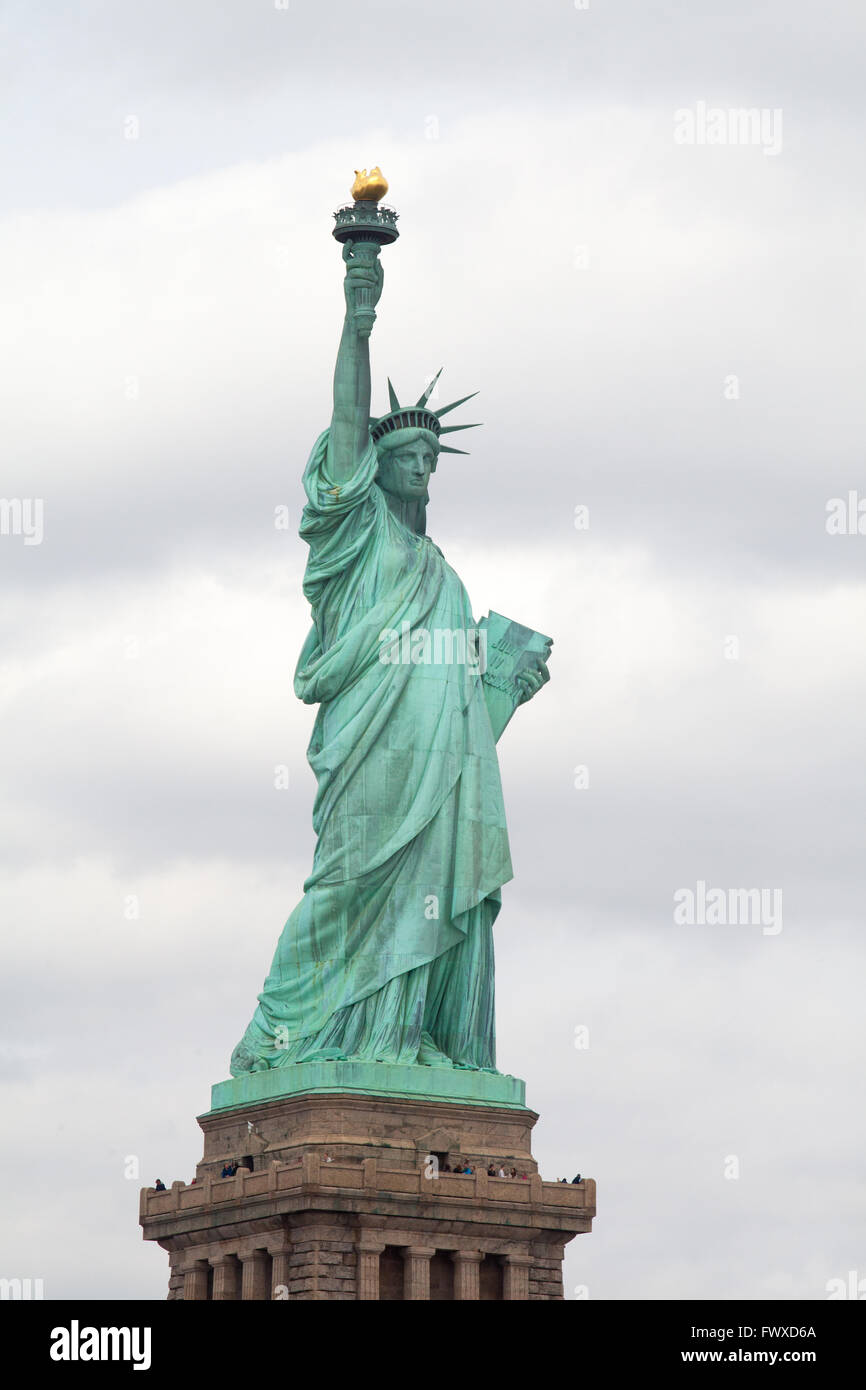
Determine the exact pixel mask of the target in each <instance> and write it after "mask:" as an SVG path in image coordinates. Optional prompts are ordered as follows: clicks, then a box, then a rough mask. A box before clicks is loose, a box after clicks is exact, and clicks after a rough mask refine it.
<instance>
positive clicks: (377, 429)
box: [370, 367, 481, 454]
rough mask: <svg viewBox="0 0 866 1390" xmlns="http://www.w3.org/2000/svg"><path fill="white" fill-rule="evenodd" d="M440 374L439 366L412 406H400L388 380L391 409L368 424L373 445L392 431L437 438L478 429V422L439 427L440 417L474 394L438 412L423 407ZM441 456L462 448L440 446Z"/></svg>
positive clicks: (461, 398)
mask: <svg viewBox="0 0 866 1390" xmlns="http://www.w3.org/2000/svg"><path fill="white" fill-rule="evenodd" d="M441 375H442V368H441V367H440V368H439V370H438V372H437V373H436V375H435V376H434V377H433V380H432V381H431V382H430V385H429V386H428V387H427V389H426V390H425V391H423V392H422V393H421V395H420V396H419V397H418V400H417V401H416V402H415V404H414V405H409V406H405V405H401V404H400V402H399V401H398V399H397V392H396V391H395V390H394V387H393V386H392V385H391V378H390V377H389V378H388V398H389V400H390V402H391V409H390V410H389V411H388V413H387V414H386V415H382V416H381V417H380V418H379V419H378V420H373V421H371V423H370V436H371V438H372V440H373V443H374V444H375V443H376V442H377V440H379V439H382V438H384V436H385V435H386V434H391V433H393V431H394V430H411V429H421V430H429V431H430V432H431V434H435V436H436V438H437V439H438V438H439V436H440V435H442V434H453V433H454V432H455V430H475V429H478V426H479V424H480V423H481V422H480V421H476V423H475V424H472V425H441V424H440V423H439V420H440V417H441V416H443V415H447V414H448V412H449V410H456V409H457V407H458V405H464V404H465V402H466V401H471V400H472V397H473V396H477V395H478V392H477V391H470V393H469V395H468V396H461V397H460V400H459V401H452V402H451V404H450V405H443V406H442V409H441V410H430V409H429V408H428V406H427V402H428V401H429V399H430V397H431V395H432V394H433V388H434V387H435V385H436V383H437V381H438V380H439V378H440V376H441ZM439 452H440V453H441V454H465V453H467V452H468V450H466V449H452V448H451V447H450V446H449V445H448V444H440V445H439Z"/></svg>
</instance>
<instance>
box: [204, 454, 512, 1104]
mask: <svg viewBox="0 0 866 1390" xmlns="http://www.w3.org/2000/svg"><path fill="white" fill-rule="evenodd" d="M327 442H328V432H327V431H325V432H324V433H323V434H322V435H320V437H319V439H318V440H317V441H316V444H315V446H314V448H313V451H312V454H311V456H310V460H309V463H308V465H307V468H306V472H305V474H304V487H305V490H306V494H307V504H306V506H305V508H304V513H303V518H302V522H301V527H300V534H301V536H302V538H303V539H304V540H305V541H306V542H307V543H308V545H309V547H310V553H309V558H308V563H307V569H306V574H305V576H304V593H305V595H306V597H307V598H308V599H309V601H310V604H311V607H312V616H313V628H312V630H311V632H310V634H309V636H308V638H307V641H306V643H305V644H304V648H303V650H302V652H301V656H300V659H299V662H298V667H297V670H296V672H295V693H296V694H297V695H298V697H299V698H300V699H302V700H304V701H305V702H306V703H307V704H317V705H318V707H319V708H318V713H317V715H316V720H315V724H314V728H313V733H312V738H311V740H310V744H309V748H308V750H307V758H308V761H309V763H310V766H311V767H312V769H313V772H314V773H315V776H316V779H317V783H318V790H317V793H316V799H315V805H314V811H313V828H314V830H315V832H316V836H317V845H316V851H315V856H314V860H313V868H312V872H311V874H310V876H309V878H308V879H307V880H306V883H305V884H304V896H303V898H302V900H301V902H300V903H299V904H298V906H297V907H296V908H295V910H294V911H293V912H292V914H291V916H290V917H289V920H288V922H287V923H286V925H285V927H284V929H283V932H282V935H281V937H280V940H279V943H278V945H277V950H276V954H275V956H274V960H273V964H272V966H271V970H270V973H269V975H268V978H267V980H266V981H265V984H264V988H263V990H262V993H261V994H260V995H259V1003H258V1008H257V1009H256V1012H255V1015H254V1017H253V1019H252V1021H251V1023H250V1025H249V1027H248V1028H247V1031H246V1033H245V1035H244V1037H243V1039H242V1040H241V1042H240V1043H239V1044H238V1046H237V1047H236V1048H235V1051H234V1054H233V1056H232V1065H231V1070H232V1073H233V1075H235V1076H238V1075H241V1074H242V1073H243V1072H246V1071H251V1070H253V1071H254V1070H261V1069H263V1068H266V1067H274V1066H283V1065H288V1064H291V1063H294V1062H301V1061H318V1060H328V1059H349V1060H353V1061H354V1060H362V1061H384V1062H396V1063H412V1062H417V1061H419V1060H426V1061H429V1060H431V1056H432V1057H433V1058H434V1059H435V1060H434V1065H446V1066H447V1065H448V1064H449V1062H450V1063H453V1064H456V1065H461V1066H473V1067H485V1068H490V1069H494V1068H495V1029H494V1017H493V942H492V928H493V922H494V920H495V918H496V915H497V913H498V911H499V906H500V901H501V899H500V889H501V887H502V885H503V884H504V883H506V882H508V880H509V879H510V878H511V877H512V870H511V859H510V855H509V848H508V836H507V830H506V824H505V809H504V805H503V799H502V787H501V783H500V777H499V764H498V760H497V755H496V745H495V741H494V737H493V731H492V728H491V724H490V719H489V716H488V713H487V706H486V704H485V700H484V693H483V685H482V681H481V676H480V672H479V669H478V666H477V663H475V664H473V663H472V661H471V660H466V659H463V660H460V659H456V660H455V659H453V657H454V655H455V649H454V648H452V647H451V646H450V645H449V643H448V642H447V641H446V642H445V643H444V644H443V646H442V647H441V648H440V649H439V650H438V651H437V650H436V649H435V647H434V649H433V651H432V653H430V652H428V653H427V655H428V656H430V658H431V659H429V660H420V661H417V662H416V661H412V660H404V659H402V657H403V656H404V655H406V648H405V645H404V646H402V647H401V646H400V645H399V644H394V643H393V642H392V643H390V644H389V641H388V639H387V638H386V639H384V640H383V634H385V633H388V632H392V633H393V632H396V633H405V632H407V631H409V630H411V632H412V633H416V632H418V631H419V630H422V629H423V630H425V631H426V632H428V633H429V634H431V635H433V634H435V633H436V632H437V631H438V632H440V633H441V632H445V633H452V634H453V633H458V632H463V633H464V634H465V633H467V632H469V631H471V630H472V629H473V628H474V626H475V624H474V620H473V617H472V611H471V607H470V604H469V598H468V596H467V593H466V590H465V589H464V587H463V584H462V583H461V581H460V579H459V577H458V576H457V574H456V573H455V572H454V570H453V569H451V567H450V565H448V563H447V562H446V561H445V559H444V557H443V556H442V554H441V552H440V551H439V550H438V548H437V547H436V546H435V545H434V544H433V543H432V541H430V540H429V539H428V538H427V537H426V536H421V535H417V534H415V533H414V532H413V531H411V530H410V529H409V528H408V527H407V526H405V525H404V524H403V522H402V521H401V520H400V519H399V518H398V517H397V516H396V515H395V514H394V512H393V511H392V510H391V508H390V507H389V506H388V502H387V500H386V497H385V494H384V493H383V492H382V490H381V488H380V487H379V486H378V484H377V482H376V481H375V475H376V463H377V460H376V452H375V449H374V447H373V445H372V442H370V443H369V444H368V448H367V450H366V452H365V454H364V457H363V459H362V460H361V462H360V464H359V465H358V467H357V469H356V471H355V472H354V474H353V475H352V476H351V477H349V478H348V479H346V480H345V481H344V482H342V483H340V484H339V485H335V484H334V482H333V481H332V480H331V479H329V477H328V475H327ZM407 624H408V627H407V626H406V625H407ZM457 651H458V655H459V649H457ZM449 657H450V658H452V659H449ZM436 658H438V659H436ZM419 1054H420V1055H419Z"/></svg>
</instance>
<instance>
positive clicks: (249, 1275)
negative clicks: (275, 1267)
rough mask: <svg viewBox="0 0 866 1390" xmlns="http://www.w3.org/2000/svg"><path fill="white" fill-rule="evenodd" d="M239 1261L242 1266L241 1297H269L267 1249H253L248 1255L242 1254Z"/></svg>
mask: <svg viewBox="0 0 866 1390" xmlns="http://www.w3.org/2000/svg"><path fill="white" fill-rule="evenodd" d="M241 1261H242V1263H243V1267H244V1272H243V1280H242V1287H241V1298H242V1299H264V1298H267V1299H269V1298H270V1294H271V1291H270V1289H269V1288H268V1255H267V1251H266V1250H253V1251H252V1253H251V1254H249V1255H242V1256H241Z"/></svg>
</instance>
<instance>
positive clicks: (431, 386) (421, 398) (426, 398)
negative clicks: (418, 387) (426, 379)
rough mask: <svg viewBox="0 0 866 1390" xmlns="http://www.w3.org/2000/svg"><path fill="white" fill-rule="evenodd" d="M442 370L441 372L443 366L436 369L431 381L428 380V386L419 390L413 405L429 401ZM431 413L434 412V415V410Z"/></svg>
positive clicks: (424, 403)
mask: <svg viewBox="0 0 866 1390" xmlns="http://www.w3.org/2000/svg"><path fill="white" fill-rule="evenodd" d="M442 372H443V368H442V367H440V368H439V370H438V372H437V373H436V375H435V376H434V377H433V379H432V381H431V382H430V384H429V386H427V387H426V388H425V389H424V390H423V391H422V392H421V395H420V396H419V397H418V399H417V401H416V402H415V405H416V406H419V405H426V404H427V402H428V401H429V399H430V397H431V396H432V394H433V391H434V390H435V387H436V383H437V381H438V380H439V378H440V376H441V375H442ZM433 414H434V415H435V414H436V412H435V410H434V412H433Z"/></svg>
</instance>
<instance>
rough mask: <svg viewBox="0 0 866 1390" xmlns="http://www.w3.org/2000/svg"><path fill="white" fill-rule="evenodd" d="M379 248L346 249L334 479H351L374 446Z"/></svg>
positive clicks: (331, 464) (332, 440)
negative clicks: (372, 400)
mask: <svg viewBox="0 0 866 1390" xmlns="http://www.w3.org/2000/svg"><path fill="white" fill-rule="evenodd" d="M378 252H379V248H378V246H370V245H368V244H364V243H360V244H358V245H356V244H355V243H354V242H351V241H347V242H345V244H344V246H343V260H344V261H345V263H346V278H345V282H344V285H343V288H344V291H345V295H346V317H345V319H344V320H343V336H342V337H341V339H340V347H339V351H338V352H337V365H336V367H335V369H334V413H333V416H332V417H331V431H330V435H329V437H328V462H327V469H328V476H329V477H330V478H332V479H333V480H334V482H335V483H341V482H343V481H344V480H345V479H346V478H349V477H351V475H352V474H353V473H354V472H355V470H356V469H357V467H358V464H359V463H360V461H361V459H362V457H363V455H364V452H365V450H366V448H367V444H368V441H369V428H370V331H371V329H372V327H373V323H374V322H375V318H376V313H375V306H376V304H378V302H379V296H380V295H381V293H382V279H383V272H382V266H381V264H380V261H379V255H378Z"/></svg>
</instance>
